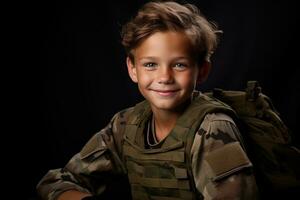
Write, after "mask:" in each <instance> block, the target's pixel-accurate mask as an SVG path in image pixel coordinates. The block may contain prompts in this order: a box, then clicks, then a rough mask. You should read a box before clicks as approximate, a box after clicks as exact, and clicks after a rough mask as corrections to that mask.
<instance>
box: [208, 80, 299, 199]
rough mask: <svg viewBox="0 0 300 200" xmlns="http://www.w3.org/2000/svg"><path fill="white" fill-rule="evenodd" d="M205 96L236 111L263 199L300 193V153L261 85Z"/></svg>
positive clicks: (253, 84)
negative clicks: (262, 91)
mask: <svg viewBox="0 0 300 200" xmlns="http://www.w3.org/2000/svg"><path fill="white" fill-rule="evenodd" d="M205 94H206V95H208V96H210V97H212V98H215V99H216V100H218V101H221V102H223V103H225V104H227V105H229V106H230V107H231V108H233V110H235V112H236V114H237V118H238V119H237V125H238V127H239V129H240V132H241V135H242V137H243V139H244V143H245V144H244V145H245V146H246V151H247V154H248V156H249V158H250V160H251V161H252V163H253V168H254V173H255V176H256V181H257V185H258V189H259V191H260V193H261V196H262V197H263V199H265V198H268V199H269V198H270V197H273V198H276V199H277V198H285V197H287V195H288V196H289V195H292V194H293V195H296V194H299V192H300V151H299V149H297V148H296V147H295V146H293V145H292V143H291V135H290V133H289V130H288V128H287V127H286V125H285V124H284V123H283V121H282V120H281V119H280V117H279V114H278V112H277V111H276V110H275V108H274V106H273V104H272V102H271V100H270V98H269V97H267V96H266V95H264V94H262V93H261V88H260V87H259V85H258V82H257V81H248V83H247V88H246V91H225V90H222V89H214V90H213V91H212V92H208V93H205Z"/></svg>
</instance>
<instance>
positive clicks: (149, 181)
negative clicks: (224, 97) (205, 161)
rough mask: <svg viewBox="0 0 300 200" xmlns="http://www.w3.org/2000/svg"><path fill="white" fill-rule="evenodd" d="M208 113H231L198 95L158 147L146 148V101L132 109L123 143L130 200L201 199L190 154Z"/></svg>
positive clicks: (220, 105)
mask: <svg viewBox="0 0 300 200" xmlns="http://www.w3.org/2000/svg"><path fill="white" fill-rule="evenodd" d="M198 94H199V93H198ZM212 107H213V108H214V109H212ZM211 110H214V112H216V111H217V112H222V113H227V114H230V115H232V114H233V113H234V112H233V111H232V110H231V109H230V108H229V107H228V106H226V105H225V104H222V103H221V102H218V101H216V100H213V99H211V98H209V97H207V96H204V95H198V96H197V97H195V98H194V99H193V101H192V103H191V104H190V106H189V107H188V108H187V109H186V111H185V112H184V113H183V115H182V116H181V117H180V118H178V120H177V122H176V125H175V127H174V128H173V130H172V131H171V132H170V134H169V135H168V136H167V137H166V138H165V139H164V141H163V143H162V146H161V148H158V149H145V148H144V130H145V127H146V126H147V122H148V120H149V118H150V116H151V109H150V105H149V103H148V102H147V101H143V102H141V103H139V104H137V105H136V106H135V108H134V111H133V112H132V114H131V116H129V120H128V122H127V124H126V128H125V133H124V144H123V155H124V162H125V164H126V167H127V170H128V171H127V172H128V177H129V182H130V185H131V192H132V197H133V199H143V200H148V199H149V200H150V199H157V200H179V199H187V200H189V199H201V194H199V193H197V190H196V189H195V183H194V178H193V175H192V169H191V155H190V151H191V147H192V144H193V141H194V136H195V134H196V132H197V131H198V128H199V126H200V124H201V122H202V120H203V119H204V117H205V115H206V114H207V113H208V112H210V111H211Z"/></svg>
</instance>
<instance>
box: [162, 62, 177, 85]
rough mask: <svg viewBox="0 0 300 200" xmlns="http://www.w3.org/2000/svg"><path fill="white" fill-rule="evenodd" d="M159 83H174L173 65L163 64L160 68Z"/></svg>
mask: <svg viewBox="0 0 300 200" xmlns="http://www.w3.org/2000/svg"><path fill="white" fill-rule="evenodd" d="M158 73H159V74H158V83H159V84H172V83H174V76H173V70H172V68H171V67H168V66H162V67H160V69H159V70H158Z"/></svg>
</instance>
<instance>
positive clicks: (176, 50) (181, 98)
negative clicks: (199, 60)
mask: <svg viewBox="0 0 300 200" xmlns="http://www.w3.org/2000/svg"><path fill="white" fill-rule="evenodd" d="M191 49H192V48H191V44H190V41H189V39H188V38H187V37H186V36H185V34H183V33H179V32H171V31H168V32H157V33H154V34H153V35H151V36H150V37H148V38H147V39H146V40H144V41H143V42H142V43H141V44H140V45H139V46H138V47H137V48H136V49H134V51H133V54H134V63H132V62H131V60H130V59H129V58H127V66H128V72H129V75H130V77H131V79H132V80H133V81H134V82H136V83H137V84H138V87H139V90H140V92H141V93H142V95H143V96H144V97H145V99H147V100H148V101H149V102H150V105H151V108H152V109H157V110H168V111H176V110H178V108H180V106H181V105H183V104H184V103H185V102H186V101H187V100H189V99H190V97H191V94H192V92H193V90H194V88H195V85H196V82H197V78H198V76H199V74H200V76H201V75H202V74H201V72H202V71H203V70H202V68H200V69H199V67H198V66H197V65H196V62H195V61H194V60H193V58H192V56H191V55H192V54H191Z"/></svg>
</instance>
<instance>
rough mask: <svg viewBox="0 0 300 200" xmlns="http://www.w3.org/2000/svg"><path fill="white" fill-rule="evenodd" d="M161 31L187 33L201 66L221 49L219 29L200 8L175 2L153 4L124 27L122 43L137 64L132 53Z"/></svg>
mask: <svg viewBox="0 0 300 200" xmlns="http://www.w3.org/2000/svg"><path fill="white" fill-rule="evenodd" d="M159 31H178V32H184V33H185V34H186V35H187V36H188V38H189V39H190V41H191V44H192V46H193V54H194V56H195V59H196V61H197V62H198V63H199V64H201V63H202V62H203V61H204V60H209V58H210V55H211V53H212V52H213V51H214V49H215V48H216V46H217V35H216V33H217V32H218V31H217V26H216V25H215V24H214V23H210V22H208V21H207V20H206V18H205V17H204V16H203V15H202V14H201V13H200V10H199V9H198V8H197V7H196V6H194V5H192V4H179V3H176V2H172V1H169V2H149V3H146V4H145V5H144V6H143V7H142V8H141V9H140V10H139V11H138V13H137V15H136V16H135V17H134V18H133V19H132V20H130V21H129V22H128V23H127V24H125V25H124V26H123V28H122V32H121V36H122V44H123V46H124V47H125V50H126V53H127V55H128V56H129V58H130V59H131V60H132V61H133V62H134V58H133V54H132V50H133V49H135V48H136V47H137V46H138V45H139V44H140V43H141V42H142V41H143V40H145V39H146V38H148V37H149V36H151V35H152V34H154V33H156V32H159Z"/></svg>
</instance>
